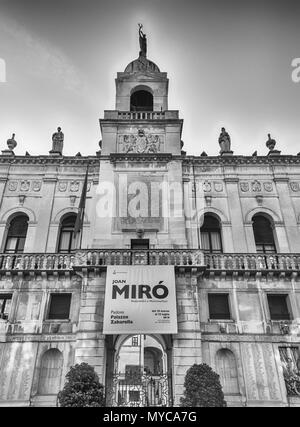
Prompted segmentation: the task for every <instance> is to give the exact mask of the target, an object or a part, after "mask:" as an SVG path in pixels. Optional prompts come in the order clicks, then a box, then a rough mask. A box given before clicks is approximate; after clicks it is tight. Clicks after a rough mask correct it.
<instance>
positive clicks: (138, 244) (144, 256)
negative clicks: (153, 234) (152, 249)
mask: <svg viewBox="0 0 300 427" xmlns="http://www.w3.org/2000/svg"><path fill="white" fill-rule="evenodd" d="M131 250H132V251H133V253H132V259H131V262H132V264H149V254H148V252H147V251H148V250H149V239H131Z"/></svg>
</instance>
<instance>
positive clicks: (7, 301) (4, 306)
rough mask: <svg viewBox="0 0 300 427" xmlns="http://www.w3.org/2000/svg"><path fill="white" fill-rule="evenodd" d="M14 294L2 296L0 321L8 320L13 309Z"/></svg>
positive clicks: (0, 295) (0, 299)
mask: <svg viewBox="0 0 300 427" xmlns="http://www.w3.org/2000/svg"><path fill="white" fill-rule="evenodd" d="M11 299H12V294H0V319H3V320H7V319H8V316H9V312H10V307H11Z"/></svg>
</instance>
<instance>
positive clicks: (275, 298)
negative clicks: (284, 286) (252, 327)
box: [267, 294, 291, 320]
mask: <svg viewBox="0 0 300 427" xmlns="http://www.w3.org/2000/svg"><path fill="white" fill-rule="evenodd" d="M267 297H268V304H269V310H270V318H271V320H290V319H291V314H290V312H289V308H288V302H287V301H288V300H287V299H288V296H287V295H278V294H275V295H271V294H269V295H268V296H267Z"/></svg>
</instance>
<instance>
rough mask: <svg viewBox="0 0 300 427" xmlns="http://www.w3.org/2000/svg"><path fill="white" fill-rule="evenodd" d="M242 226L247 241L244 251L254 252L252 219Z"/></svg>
mask: <svg viewBox="0 0 300 427" xmlns="http://www.w3.org/2000/svg"><path fill="white" fill-rule="evenodd" d="M244 227H245V234H246V241H247V251H246V252H248V253H256V244H255V239H254V232H253V223H252V221H251V222H247V223H245V224H244Z"/></svg>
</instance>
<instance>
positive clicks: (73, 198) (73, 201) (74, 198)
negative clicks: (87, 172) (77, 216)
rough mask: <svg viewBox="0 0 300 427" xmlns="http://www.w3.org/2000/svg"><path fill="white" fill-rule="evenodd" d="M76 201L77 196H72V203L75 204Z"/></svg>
mask: <svg viewBox="0 0 300 427" xmlns="http://www.w3.org/2000/svg"><path fill="white" fill-rule="evenodd" d="M75 202H76V196H70V205H71V206H74V205H75Z"/></svg>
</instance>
